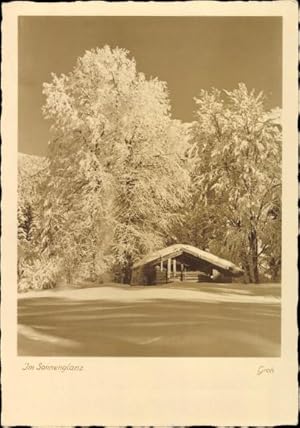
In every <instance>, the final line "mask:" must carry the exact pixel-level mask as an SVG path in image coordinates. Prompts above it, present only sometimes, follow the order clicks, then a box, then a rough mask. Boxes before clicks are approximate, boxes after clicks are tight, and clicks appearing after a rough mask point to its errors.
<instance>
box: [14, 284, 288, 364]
mask: <svg viewBox="0 0 300 428" xmlns="http://www.w3.org/2000/svg"><path fill="white" fill-rule="evenodd" d="M280 294H281V287H280V285H278V284H260V285H242V284H192V283H174V284H168V285H163V286H152V287H149V286H148V287H129V286H124V285H117V284H104V285H101V286H98V287H90V288H86V287H84V288H75V289H64V288H61V289H54V290H45V291H40V292H28V293H25V294H21V295H20V296H19V303H18V316H19V320H18V321H19V337H18V350H19V355H28V356H29V355H44V356H206V357H210V356H211V357H216V356H232V357H234V356H240V357H242V356H249V357H250V356H256V357H261V356H279V355H280V324H281V321H280V320H281V318H280V307H281V305H280Z"/></svg>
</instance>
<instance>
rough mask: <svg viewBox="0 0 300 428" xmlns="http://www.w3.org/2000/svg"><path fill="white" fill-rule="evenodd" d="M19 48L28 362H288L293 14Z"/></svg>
mask: <svg viewBox="0 0 300 428" xmlns="http://www.w3.org/2000/svg"><path fill="white" fill-rule="evenodd" d="M18 43H19V45H18V63H19V69H18V266H17V275H18V286H17V287H18V355H19V356H49V357H50V356H63V357H66V356H82V357H102V356H108V357H122V356H123V357H124V356H126V357H136V356H139V357H280V355H281V189H282V186H281V181H282V179H281V158H282V155H281V153H282V123H281V117H282V114H281V109H282V18H281V17H276V16H272V17H271V16H268V17H262V16H259V17H255V16H240V17H239V16H234V17H228V16H223V17H216V16H214V17H203V16H202V17H199V16H198V17H192V16H188V17H174V16H173V17H172V16H171V17H168V16H163V17H162V16H160V17H153V16H152V17H151V16H146V17H145V16H144V17H143V16H104V17H103V16H102V17H101V16H67V17H66V16H20V17H19V18H18Z"/></svg>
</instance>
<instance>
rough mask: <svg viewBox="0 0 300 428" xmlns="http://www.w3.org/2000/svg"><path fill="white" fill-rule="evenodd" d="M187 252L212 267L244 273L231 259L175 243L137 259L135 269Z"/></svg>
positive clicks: (233, 272)
mask: <svg viewBox="0 0 300 428" xmlns="http://www.w3.org/2000/svg"><path fill="white" fill-rule="evenodd" d="M183 253H186V254H188V255H190V256H193V257H194V258H197V259H199V260H201V261H204V262H206V263H208V264H210V265H211V266H212V267H215V268H216V269H221V270H222V271H227V272H229V273H231V274H232V275H237V276H239V275H242V274H243V270H242V269H241V268H239V267H238V266H236V265H235V264H234V263H232V262H230V261H229V260H226V259H222V258H221V257H218V256H215V255H214V254H211V253H209V252H207V251H204V250H200V249H199V248H197V247H193V246H192V245H187V244H174V245H170V246H169V247H166V248H162V249H161V250H157V251H155V252H153V253H151V254H148V255H147V256H145V257H143V258H142V259H141V260H139V261H137V262H136V263H135V264H134V265H133V269H136V268H138V267H141V266H143V265H147V264H155V263H156V262H157V263H158V262H159V261H160V260H161V259H163V260H166V259H167V258H169V257H178V256H179V255H180V254H183Z"/></svg>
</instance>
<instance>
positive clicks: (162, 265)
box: [160, 259, 164, 272]
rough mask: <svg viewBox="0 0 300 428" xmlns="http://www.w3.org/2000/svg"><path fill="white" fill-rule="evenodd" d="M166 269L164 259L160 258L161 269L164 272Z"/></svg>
mask: <svg viewBox="0 0 300 428" xmlns="http://www.w3.org/2000/svg"><path fill="white" fill-rule="evenodd" d="M163 270H164V262H163V260H162V259H161V260H160V271H161V272H162V271H163Z"/></svg>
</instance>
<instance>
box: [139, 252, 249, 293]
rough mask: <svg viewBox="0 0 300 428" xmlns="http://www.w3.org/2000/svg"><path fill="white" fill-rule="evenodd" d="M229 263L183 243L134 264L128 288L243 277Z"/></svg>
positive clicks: (221, 280)
mask: <svg viewBox="0 0 300 428" xmlns="http://www.w3.org/2000/svg"><path fill="white" fill-rule="evenodd" d="M243 273H244V272H243V270H242V269H241V268H239V267H238V266H236V265H235V264H233V263H232V262H230V261H228V260H225V259H222V258H220V257H218V256H215V255H214V254H211V253H209V252H207V251H204V250H200V249H199V248H196V247H193V246H192V245H187V244H174V245H171V246H169V247H166V248H163V249H161V250H158V251H155V252H154V253H151V254H148V255H147V256H145V257H144V258H142V259H141V260H139V261H137V262H136V263H135V264H134V265H133V268H132V274H131V285H156V284H166V283H168V282H175V281H183V282H232V278H233V277H239V276H241V275H243Z"/></svg>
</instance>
